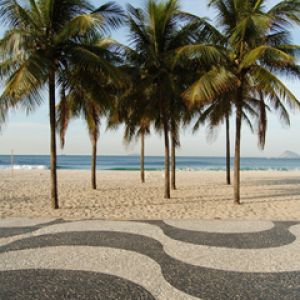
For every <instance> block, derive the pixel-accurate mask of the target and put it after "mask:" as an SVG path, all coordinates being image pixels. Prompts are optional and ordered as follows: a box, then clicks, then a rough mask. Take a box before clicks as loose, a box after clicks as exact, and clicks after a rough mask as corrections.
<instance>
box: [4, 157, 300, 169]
mask: <svg viewBox="0 0 300 300" xmlns="http://www.w3.org/2000/svg"><path fill="white" fill-rule="evenodd" d="M13 160H14V166H13V167H14V169H20V170H22V169H24V170H47V169H49V165H50V157H49V156H48V155H15V156H14V157H13ZM225 163H226V160H225V158H224V157H191V156H190V157H185V156H178V157H177V169H178V170H189V171H193V170H214V171H216V170H220V171H221V170H225ZM90 164H91V157H90V156H81V155H80V156H79V155H63V156H58V160H57V165H58V169H64V170H88V169H89V168H90ZM231 165H233V159H231ZM139 166H140V158H139V156H98V157H97V168H98V169H99V170H132V171H134V170H139ZM8 168H11V156H10V155H0V169H8ZM163 168H164V157H161V156H147V157H145V169H146V170H152V171H159V170H162V169H163ZM241 169H242V170H249V171H250V170H277V171H289V170H300V159H287V158H254V157H248V158H247V157H245V158H242V159H241Z"/></svg>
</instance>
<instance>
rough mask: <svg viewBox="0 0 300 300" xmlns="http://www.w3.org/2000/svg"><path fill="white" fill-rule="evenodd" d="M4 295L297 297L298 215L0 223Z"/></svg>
mask: <svg viewBox="0 0 300 300" xmlns="http://www.w3.org/2000/svg"><path fill="white" fill-rule="evenodd" d="M0 286H1V288H0V299H8V300H9V299H22V300H23V299H162V300H173V299H174V300H177V299H264V300H265V299H299V297H300V221H299V222H297V221H290V222H280V221H274V222H271V221H221V220H216V221H192V220H181V221H167V220H166V221H126V222H125V221H123V222H121V221H117V222H113V221H100V220H85V221H75V220H73V221H67V220H62V219H46V218H43V219H24V218H23V219H18V218H8V219H2V220H0Z"/></svg>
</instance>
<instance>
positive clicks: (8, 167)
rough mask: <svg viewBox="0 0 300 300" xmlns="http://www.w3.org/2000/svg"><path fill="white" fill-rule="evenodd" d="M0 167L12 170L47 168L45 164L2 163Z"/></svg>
mask: <svg viewBox="0 0 300 300" xmlns="http://www.w3.org/2000/svg"><path fill="white" fill-rule="evenodd" d="M0 169H4V170H7V169H13V170H48V169H49V168H48V166H46V165H13V167H12V166H11V165H3V166H0Z"/></svg>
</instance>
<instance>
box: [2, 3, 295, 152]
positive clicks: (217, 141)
mask: <svg viewBox="0 0 300 300" xmlns="http://www.w3.org/2000/svg"><path fill="white" fill-rule="evenodd" d="M92 2H93V3H94V4H95V5H101V4H102V3H105V2H106V1H102V0H101V1H100V0H93V1H92ZM117 2H118V3H120V4H122V5H126V3H128V2H129V1H128V0H121V1H117ZM277 2H278V0H270V1H269V2H268V4H269V5H273V4H275V3H277ZM144 3H145V2H144V0H131V1H130V4H131V5H133V6H143V5H144ZM206 3H207V1H206V0H181V4H182V8H183V9H184V10H186V11H189V12H191V13H193V14H197V15H200V16H206V17H209V18H210V19H211V20H213V19H214V12H213V11H211V10H209V9H208V8H207V5H206ZM0 34H2V32H1V30H0ZM112 37H113V38H115V39H116V40H118V41H120V42H122V43H127V33H126V30H124V29H120V30H118V31H116V32H113V33H112ZM293 37H294V43H295V44H300V28H298V29H295V30H294V31H293ZM285 83H286V84H287V85H288V87H289V88H290V89H291V90H292V91H293V92H294V93H295V95H296V96H298V98H299V99H300V82H299V81H298V82H296V81H285ZM45 95H47V94H45ZM47 103H48V102H47V97H46V96H45V101H44V104H43V105H41V106H40V107H39V108H38V109H36V110H35V111H34V112H32V113H30V114H28V115H27V114H26V113H25V112H24V111H20V110H18V111H14V112H11V113H10V115H9V118H8V122H7V124H6V125H5V126H4V128H3V130H2V132H1V133H0V154H9V153H11V151H12V150H13V151H14V153H15V154H20V155H21V154H38V155H40V154H49V140H50V133H49V132H50V129H49V113H48V105H47ZM291 121H292V122H291V127H286V126H282V124H281V123H280V119H279V118H278V117H277V116H276V115H274V114H272V115H269V124H268V132H267V143H266V147H265V149H264V151H261V150H259V148H258V141H257V136H256V135H253V134H252V133H251V132H250V130H249V129H248V128H247V127H246V125H244V126H243V129H242V145H241V151H242V156H244V157H253V156H255V157H277V156H279V155H280V154H281V153H283V152H284V151H286V150H290V151H294V152H298V153H300V139H299V135H300V112H298V113H292V114H291ZM231 124H232V128H231V145H232V149H233V146H234V120H231ZM208 133H209V132H208V130H207V129H206V128H201V129H200V130H199V131H198V132H197V133H195V134H193V133H192V131H191V129H190V128H187V129H185V130H182V132H181V148H180V149H178V152H177V153H178V155H180V156H224V153H225V131H224V126H221V127H220V128H219V129H218V130H216V132H215V133H214V135H213V136H211V135H209V134H208ZM90 152H91V146H90V140H89V136H88V133H87V129H86V126H85V124H84V122H83V121H82V120H74V121H72V123H71V124H70V127H69V130H68V132H67V135H66V146H65V149H64V150H61V149H60V148H59V145H58V153H59V154H67V155H89V154H90ZM137 153H139V143H138V141H134V142H133V143H131V144H130V145H126V144H124V142H123V128H122V127H120V128H119V129H118V130H115V131H107V130H106V126H105V120H103V121H102V126H101V133H100V140H99V153H98V154H99V155H128V154H137ZM163 153H164V144H163V138H162V136H160V135H157V134H155V133H154V132H152V133H151V136H150V137H147V139H146V155H163Z"/></svg>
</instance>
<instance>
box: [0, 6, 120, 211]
mask: <svg viewBox="0 0 300 300" xmlns="http://www.w3.org/2000/svg"><path fill="white" fill-rule="evenodd" d="M23 4H24V5H21V4H19V3H18V2H17V1H15V0H1V1H0V18H1V21H2V23H4V25H6V26H8V28H9V29H8V30H7V31H6V33H5V35H4V38H3V39H2V40H1V41H0V48H1V54H2V61H3V62H2V65H3V66H5V67H3V68H2V69H1V72H0V73H1V74H2V76H5V78H7V82H6V85H5V88H4V92H3V97H5V98H12V99H17V100H19V101H21V100H23V101H22V102H23V104H24V105H39V104H40V103H41V101H42V97H41V96H40V91H41V90H42V89H43V88H44V86H45V85H48V90H49V112H50V129H51V138H50V154H51V160H50V168H51V203H52V207H53V208H54V209H58V208H59V202H58V191H57V173H56V136H55V123H56V116H55V105H56V97H55V91H56V83H57V79H59V78H60V77H61V76H63V75H62V74H63V73H64V72H65V70H66V69H67V68H68V67H69V66H70V65H77V66H78V67H81V68H90V69H94V70H95V71H97V70H98V69H99V68H100V69H104V70H106V71H107V72H110V71H112V70H110V66H108V65H107V63H106V62H105V60H103V59H101V57H99V55H98V52H97V49H96V48H97V47H91V46H90V45H89V44H85V42H84V39H82V38H83V37H93V36H94V35H95V34H96V33H97V32H103V31H107V30H109V28H111V27H117V26H118V25H120V23H121V16H122V11H121V10H120V8H119V7H118V6H117V5H115V4H114V3H109V4H105V5H103V6H101V7H99V8H97V9H96V8H94V7H93V6H92V5H91V4H90V3H89V2H88V1H86V0H39V1H37V0H27V1H26V2H25V3H23ZM111 74H112V76H113V72H111Z"/></svg>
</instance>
